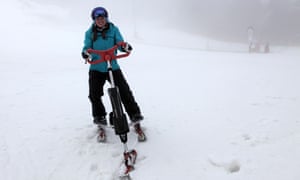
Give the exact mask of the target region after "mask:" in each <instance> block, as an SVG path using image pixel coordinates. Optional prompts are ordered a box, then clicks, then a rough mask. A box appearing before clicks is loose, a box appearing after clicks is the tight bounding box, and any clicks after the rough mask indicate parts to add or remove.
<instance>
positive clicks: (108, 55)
mask: <svg viewBox="0 0 300 180" xmlns="http://www.w3.org/2000/svg"><path fill="white" fill-rule="evenodd" d="M125 45H126V43H125V42H120V43H118V44H117V45H115V46H113V47H112V48H110V49H107V50H94V49H88V50H87V52H88V53H89V54H97V55H99V57H100V58H99V59H97V60H91V57H90V58H88V59H87V60H86V61H87V63H89V64H98V63H102V62H105V61H106V62H107V70H108V75H109V80H110V84H111V87H110V88H108V94H109V98H110V101H111V106H112V110H113V111H112V121H113V125H114V129H115V134H116V135H119V137H120V140H121V142H122V143H123V145H124V153H123V155H124V164H125V168H126V169H125V171H124V172H123V173H122V174H121V175H120V176H125V177H126V176H127V177H129V172H130V171H132V170H133V169H134V164H135V160H136V158H137V152H136V150H135V149H132V150H129V149H128V146H127V140H128V138H127V133H128V132H129V125H128V121H127V118H126V114H125V113H124V110H123V107H122V102H121V97H120V93H119V89H118V87H117V86H116V84H115V82H114V77H113V72H112V65H111V61H112V60H115V59H120V58H124V57H127V56H129V55H130V52H124V53H122V54H118V55H117V54H116V51H117V50H118V48H121V47H124V46H125ZM136 132H137V135H138V140H139V141H145V140H146V136H145V134H144V133H143V131H142V130H141V129H140V130H139V132H138V131H136ZM99 138H100V141H102V140H103V141H104V139H105V134H104V131H103V133H102V134H101V132H100V134H99Z"/></svg>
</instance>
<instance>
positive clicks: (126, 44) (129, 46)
mask: <svg viewBox="0 0 300 180" xmlns="http://www.w3.org/2000/svg"><path fill="white" fill-rule="evenodd" d="M122 50H123V51H125V52H127V53H129V52H130V51H132V46H131V45H130V44H129V43H124V45H123V46H122Z"/></svg>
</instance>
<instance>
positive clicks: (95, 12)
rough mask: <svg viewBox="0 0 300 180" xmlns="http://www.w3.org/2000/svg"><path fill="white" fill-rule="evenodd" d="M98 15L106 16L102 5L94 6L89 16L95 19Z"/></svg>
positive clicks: (106, 13)
mask: <svg viewBox="0 0 300 180" xmlns="http://www.w3.org/2000/svg"><path fill="white" fill-rule="evenodd" d="M99 16H103V17H105V18H108V12H107V10H106V9H105V8H104V7H96V8H94V9H93V10H92V13H91V17H92V19H93V20H95V19H96V18H97V17H99Z"/></svg>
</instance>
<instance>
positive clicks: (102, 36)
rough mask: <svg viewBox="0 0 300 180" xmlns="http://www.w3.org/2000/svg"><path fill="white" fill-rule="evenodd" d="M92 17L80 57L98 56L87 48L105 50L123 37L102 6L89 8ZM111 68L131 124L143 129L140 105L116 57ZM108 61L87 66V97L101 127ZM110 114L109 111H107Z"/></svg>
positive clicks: (125, 49)
mask: <svg viewBox="0 0 300 180" xmlns="http://www.w3.org/2000/svg"><path fill="white" fill-rule="evenodd" d="M91 17H92V19H93V23H92V25H91V27H90V28H89V29H88V30H87V31H86V33H85V39H84V47H83V50H82V57H83V58H84V59H87V58H89V57H91V58H92V60H93V59H94V60H96V59H99V57H98V55H95V54H91V55H90V54H88V53H87V52H86V50H87V49H89V48H91V49H95V50H107V49H109V48H111V47H113V46H114V45H116V44H117V43H119V42H123V41H124V40H123V37H122V35H121V33H120V31H119V29H118V28H117V27H116V26H115V25H114V24H113V23H111V22H110V21H109V19H108V12H107V10H106V9H105V8H103V7H96V8H94V9H93V10H92V13H91ZM121 50H122V51H124V52H129V51H131V50H132V47H131V46H130V45H129V44H128V43H126V46H122V48H121ZM111 64H112V69H113V77H114V81H115V85H116V86H117V87H118V88H119V92H120V96H121V101H122V103H123V105H124V107H125V110H126V112H127V114H128V116H129V118H130V120H131V122H132V123H133V124H134V127H135V130H136V131H137V132H142V131H141V127H140V121H141V120H143V116H142V114H141V111H140V108H139V106H138V104H137V103H136V101H135V99H134V96H133V94H132V91H131V90H130V87H129V85H128V83H127V82H126V79H125V77H124V75H123V73H122V71H121V69H120V66H119V65H118V63H117V61H116V60H113V61H111ZM108 78H109V76H108V71H107V62H102V63H98V64H91V65H90V69H89V99H90V102H91V105H92V115H93V122H94V123H95V124H96V125H98V126H99V128H101V129H104V127H105V126H106V125H107V120H106V114H107V113H106V111H105V107H104V105H103V102H102V96H103V94H104V93H103V86H104V84H105V82H106V80H109V79H108ZM110 116H112V114H110Z"/></svg>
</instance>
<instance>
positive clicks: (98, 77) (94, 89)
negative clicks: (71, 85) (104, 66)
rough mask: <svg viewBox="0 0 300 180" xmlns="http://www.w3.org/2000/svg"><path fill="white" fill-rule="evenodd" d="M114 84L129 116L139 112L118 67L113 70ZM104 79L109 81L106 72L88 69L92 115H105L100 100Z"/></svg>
mask: <svg viewBox="0 0 300 180" xmlns="http://www.w3.org/2000/svg"><path fill="white" fill-rule="evenodd" d="M113 78H114V82H115V85H116V86H117V87H118V88H119V92H120V96H121V101H122V104H123V105H124V108H125V111H126V112H127V114H128V115H129V118H131V117H132V116H133V115H135V114H140V113H141V112H140V108H139V106H138V104H137V103H136V101H135V99H134V96H133V93H132V91H131V90H130V87H129V85H128V83H127V81H126V79H125V77H124V75H123V73H122V71H121V70H120V69H118V70H114V71H113ZM106 81H110V79H109V75H108V72H106V73H104V72H99V71H93V70H91V71H89V99H90V101H91V104H92V115H93V117H97V116H105V115H106V114H107V113H106V110H105V107H104V105H103V102H102V96H103V95H104V93H103V87H104V84H105V82H106Z"/></svg>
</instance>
